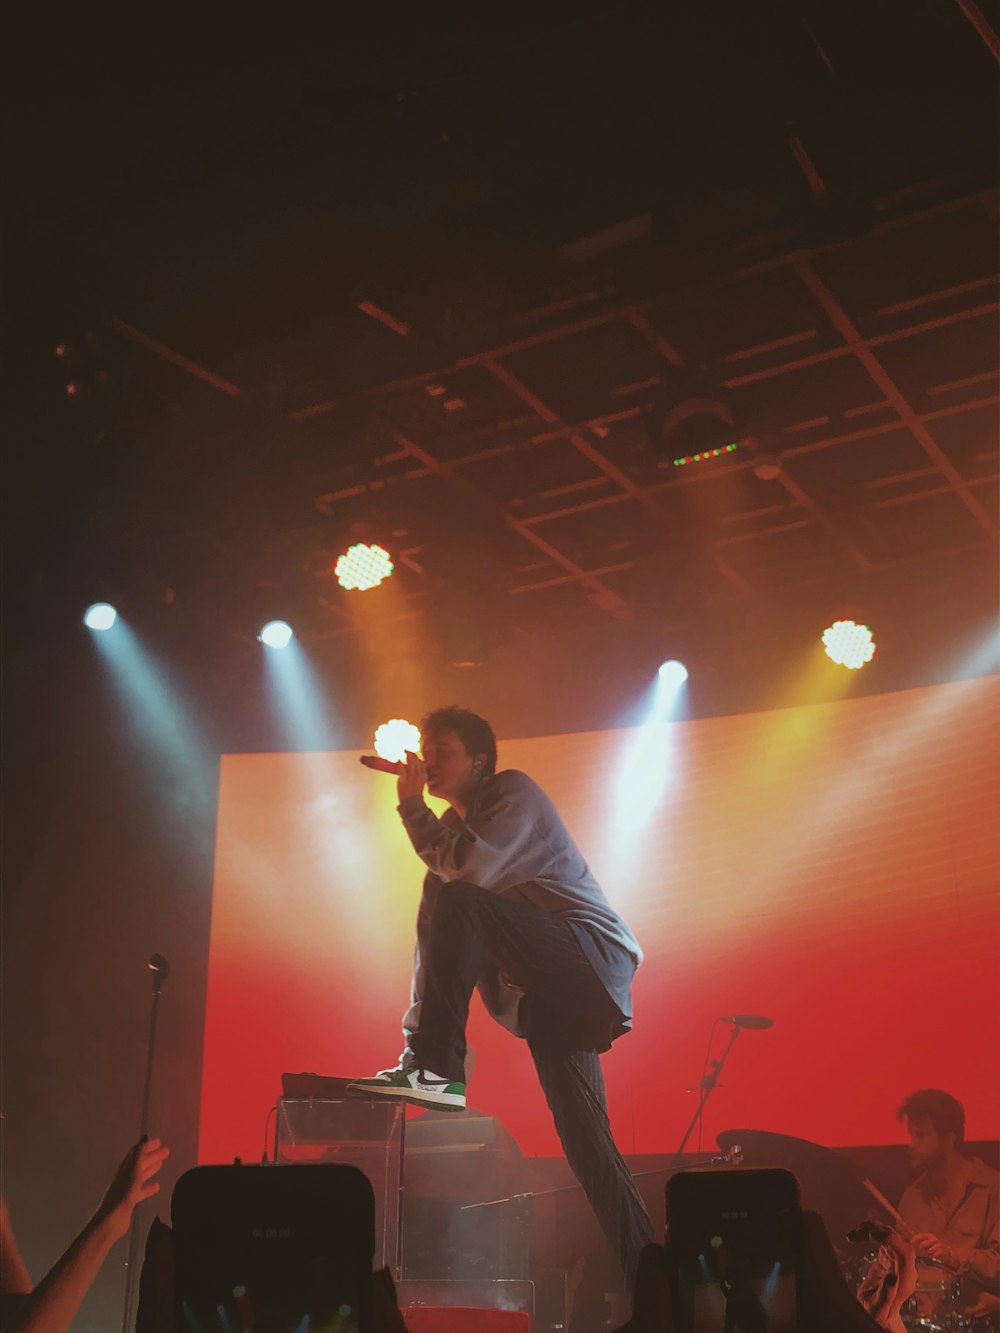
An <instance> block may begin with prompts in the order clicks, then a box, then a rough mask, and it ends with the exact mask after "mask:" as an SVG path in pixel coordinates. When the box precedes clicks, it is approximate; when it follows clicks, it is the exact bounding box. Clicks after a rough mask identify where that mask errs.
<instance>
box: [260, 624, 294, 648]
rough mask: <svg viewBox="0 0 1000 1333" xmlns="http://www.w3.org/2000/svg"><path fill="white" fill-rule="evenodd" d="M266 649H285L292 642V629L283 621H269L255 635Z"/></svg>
mask: <svg viewBox="0 0 1000 1333" xmlns="http://www.w3.org/2000/svg"><path fill="white" fill-rule="evenodd" d="M257 637H258V639H260V641H261V643H266V644H267V646H268V648H287V647H288V645H289V644H290V643H291V641H292V637H293V636H292V627H291V625H289V624H287V623H286V622H285V621H284V620H269V621H268V622H267V624H266V625H265V626H264V628H263V629H262V630H261V632H260V633H259V634H258V635H257Z"/></svg>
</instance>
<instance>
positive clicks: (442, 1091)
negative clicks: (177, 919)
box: [347, 1069, 465, 1111]
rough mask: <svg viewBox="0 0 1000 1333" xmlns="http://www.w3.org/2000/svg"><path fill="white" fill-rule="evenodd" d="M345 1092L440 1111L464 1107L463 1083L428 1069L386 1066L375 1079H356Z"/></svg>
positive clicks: (462, 1108)
mask: <svg viewBox="0 0 1000 1333" xmlns="http://www.w3.org/2000/svg"><path fill="white" fill-rule="evenodd" d="M347 1091H348V1092H350V1093H353V1094H354V1095H355V1096H359V1097H395V1098H397V1099H398V1100H399V1101H404V1102H408V1103H409V1104H410V1105H411V1106H430V1107H436V1108H437V1110H439V1111H464V1110H465V1084H464V1083H453V1082H451V1081H450V1080H449V1079H445V1078H440V1077H439V1076H438V1075H437V1074H435V1073H433V1072H432V1071H431V1070H429V1069H385V1070H383V1071H382V1073H380V1074H376V1075H375V1076H374V1078H357V1079H355V1080H354V1082H353V1083H351V1084H349V1086H348V1089H347Z"/></svg>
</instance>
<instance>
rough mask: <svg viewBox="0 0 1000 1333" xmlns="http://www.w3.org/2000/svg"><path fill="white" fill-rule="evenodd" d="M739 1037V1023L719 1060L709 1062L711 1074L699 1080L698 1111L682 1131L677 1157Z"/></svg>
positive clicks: (734, 1026) (692, 1130)
mask: <svg viewBox="0 0 1000 1333" xmlns="http://www.w3.org/2000/svg"><path fill="white" fill-rule="evenodd" d="M739 1035H740V1025H739V1023H734V1024H733V1028H732V1031H731V1032H730V1034H729V1043H728V1045H727V1046H726V1049H725V1050H724V1051H723V1052H722V1058H721V1060H712V1061H710V1064H711V1073H709V1074H706V1075H705V1076H704V1078H703V1079H702V1080H701V1083H700V1085H699V1086H700V1087H701V1098H700V1100H699V1102H698V1109H697V1110H696V1111H695V1113H694V1115H693V1116H692V1117H691V1123H690V1125H688V1127H687V1129H686V1130H685V1131H684V1137H683V1138H682V1139H681V1146H680V1147H679V1148H678V1149H677V1155H678V1156H680V1154H681V1153H682V1152H683V1151H684V1148H685V1146H686V1144H687V1141H688V1139H689V1138H690V1137H691V1135H692V1134H693V1133H694V1128H695V1125H697V1123H698V1121H699V1120H700V1119H701V1114H702V1112H703V1111H704V1109H705V1103H706V1102H707V1101H708V1099H709V1097H710V1096H711V1095H712V1091H713V1089H714V1088H715V1085H716V1084H717V1083H718V1081H719V1075H720V1074H721V1073H722V1066H723V1065H724V1064H725V1063H726V1057H727V1056H728V1055H729V1052H730V1051H731V1050H732V1049H733V1042H734V1041H735V1040H736V1038H737V1037H738V1036H739Z"/></svg>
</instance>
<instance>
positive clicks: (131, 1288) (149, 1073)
mask: <svg viewBox="0 0 1000 1333" xmlns="http://www.w3.org/2000/svg"><path fill="white" fill-rule="evenodd" d="M146 966H147V967H148V968H149V970H150V971H151V972H152V974H153V1001H152V1007H151V1009H150V1015H149V1042H148V1045H147V1047H146V1080H145V1083H144V1085H143V1089H142V1113H141V1116H140V1119H139V1137H140V1138H144V1137H145V1135H146V1133H147V1132H148V1129H149V1094H150V1091H151V1089H152V1086H153V1052H154V1050H155V1048H156V1015H157V1011H158V1009H159V1004H160V992H161V991H162V990H163V983H164V982H165V981H166V979H167V977H168V976H169V975H170V964H169V963H168V962H167V960H166V959H165V958H164V956H163V954H161V953H154V954H153V956H152V958H150V960H149V962H148V963H147V964H146ZM136 1212H137V1209H135V1208H133V1209H132V1222H131V1225H130V1226H129V1232H128V1258H127V1259H126V1260H125V1301H124V1305H123V1307H122V1333H129V1329H130V1328H131V1326H132V1316H133V1310H132V1301H133V1297H134V1294H135V1286H136V1283H135V1270H136V1265H137V1264H138V1261H139V1223H138V1219H137V1217H136Z"/></svg>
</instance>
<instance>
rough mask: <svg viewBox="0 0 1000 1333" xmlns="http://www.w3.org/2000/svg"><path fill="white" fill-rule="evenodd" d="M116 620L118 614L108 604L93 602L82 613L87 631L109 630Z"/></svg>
mask: <svg viewBox="0 0 1000 1333" xmlns="http://www.w3.org/2000/svg"><path fill="white" fill-rule="evenodd" d="M117 619H118V612H117V611H116V610H115V608H114V607H113V606H112V605H111V603H110V602H95V603H94V605H93V606H88V607H87V610H86V611H85V612H84V616H83V623H84V624H85V625H86V626H87V628H88V629H97V630H103V629H110V628H111V626H112V625H113V624H114V623H115V621H116V620H117Z"/></svg>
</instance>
